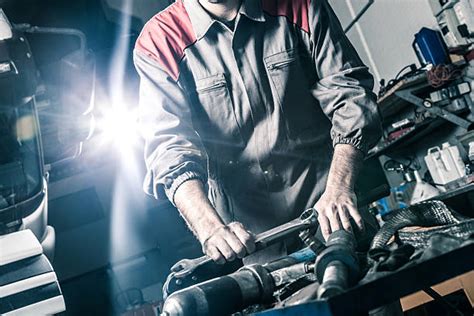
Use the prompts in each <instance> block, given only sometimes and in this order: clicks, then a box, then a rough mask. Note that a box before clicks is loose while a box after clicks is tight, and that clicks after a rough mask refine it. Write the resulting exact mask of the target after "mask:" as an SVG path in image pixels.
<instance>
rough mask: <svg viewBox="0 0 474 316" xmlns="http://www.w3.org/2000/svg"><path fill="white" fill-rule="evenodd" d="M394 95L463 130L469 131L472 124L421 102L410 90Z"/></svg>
mask: <svg viewBox="0 0 474 316" xmlns="http://www.w3.org/2000/svg"><path fill="white" fill-rule="evenodd" d="M395 95H396V96H398V97H399V98H401V99H402V100H405V101H407V102H409V103H411V104H413V105H415V106H418V107H421V108H424V109H425V110H426V111H428V112H429V113H432V114H434V115H436V116H438V117H441V118H443V119H445V120H446V121H448V122H451V123H453V124H455V125H457V126H460V127H462V128H464V129H467V130H469V129H470V128H471V127H472V126H473V124H474V123H473V122H471V121H468V120H465V119H463V118H461V117H459V116H457V115H455V114H453V113H451V112H449V111H446V110H445V109H442V108H440V107H437V106H434V105H432V104H431V103H429V102H428V101H425V100H423V99H422V98H420V97H417V96H416V95H414V94H413V93H412V92H411V90H402V91H398V92H395Z"/></svg>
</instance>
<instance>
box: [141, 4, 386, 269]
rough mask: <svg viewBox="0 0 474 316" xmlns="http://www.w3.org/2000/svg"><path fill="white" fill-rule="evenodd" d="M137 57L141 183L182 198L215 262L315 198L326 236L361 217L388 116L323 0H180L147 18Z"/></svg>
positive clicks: (278, 248) (253, 258)
mask: <svg viewBox="0 0 474 316" xmlns="http://www.w3.org/2000/svg"><path fill="white" fill-rule="evenodd" d="M134 62H135V65H136V68H137V70H138V72H139V74H140V77H141V86H140V113H141V114H140V117H141V126H142V130H143V135H144V137H145V142H146V143H145V159H146V165H147V170H148V172H147V175H146V179H145V184H144V187H145V190H146V192H148V193H149V194H153V195H154V196H155V197H156V198H158V199H166V198H167V199H169V200H170V201H171V202H172V203H173V204H174V205H176V207H177V208H178V209H179V211H180V213H181V215H182V216H183V217H184V219H185V220H186V222H187V224H188V225H189V227H190V229H191V230H192V231H193V232H194V234H195V235H196V237H197V238H198V239H199V241H200V242H201V244H202V247H203V251H204V252H205V253H206V254H207V255H209V256H210V257H212V258H213V259H214V260H215V261H217V262H224V261H226V260H227V261H231V260H233V259H235V258H237V257H238V258H242V257H244V256H246V255H247V254H250V253H252V252H254V250H255V243H254V234H257V233H260V232H262V231H265V230H268V229H270V228H272V227H274V226H276V225H280V224H282V223H285V222H288V221H290V220H292V219H294V218H295V217H297V216H298V215H300V214H301V212H302V211H304V210H305V209H307V208H309V207H313V206H314V207H315V208H316V209H317V211H318V214H319V215H318V221H319V223H320V228H321V231H322V234H323V237H324V238H327V237H328V236H329V234H330V233H331V232H332V231H336V230H339V229H346V230H351V229H353V230H354V229H357V230H363V229H364V222H363V220H362V216H361V214H360V212H359V211H358V209H357V207H356V195H355V193H354V183H355V179H356V177H357V174H358V170H359V169H360V167H361V164H362V163H363V159H364V155H365V154H366V152H367V150H368V149H369V148H370V147H371V146H372V145H373V144H374V143H375V142H376V141H377V140H378V139H379V137H380V135H381V127H380V118H379V115H378V112H377V107H376V103H375V96H374V94H373V93H372V88H373V77H372V76H371V75H370V73H369V72H368V69H367V67H366V66H364V64H363V63H362V61H361V60H360V58H359V57H358V55H357V53H356V51H355V50H354V48H353V46H352V45H351V43H350V42H349V40H348V39H347V37H346V36H345V34H344V32H343V30H342V28H341V25H340V23H339V21H338V19H337V17H336V16H335V14H334V12H333V10H332V9H331V7H330V6H329V4H328V3H327V1H326V0H296V1H295V0H293V1H292V0H178V1H176V2H175V3H174V4H172V5H171V6H169V7H168V8H167V9H165V10H164V11H162V12H160V13H158V14H157V15H155V16H154V17H153V18H152V19H151V20H150V21H149V22H148V23H147V24H146V25H145V27H144V29H143V31H142V33H141V35H140V37H139V38H138V41H137V43H136V47H135V50H134ZM351 223H352V224H353V225H352V227H351ZM354 223H355V224H354ZM354 226H355V227H354ZM293 247H295V244H293V243H291V242H287V243H281V244H278V245H275V246H272V247H270V248H268V249H265V250H262V251H258V252H254V253H252V254H251V255H249V256H247V257H245V260H244V263H245V264H248V263H263V262H268V261H270V260H272V259H274V258H278V257H281V256H283V255H285V254H286V253H287V252H289V251H291V250H293V249H292V248H293Z"/></svg>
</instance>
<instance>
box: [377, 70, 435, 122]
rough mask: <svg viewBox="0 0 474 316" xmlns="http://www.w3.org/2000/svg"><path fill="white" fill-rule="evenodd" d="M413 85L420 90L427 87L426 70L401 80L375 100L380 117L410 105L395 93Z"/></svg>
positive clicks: (387, 115)
mask: <svg viewBox="0 0 474 316" xmlns="http://www.w3.org/2000/svg"><path fill="white" fill-rule="evenodd" d="M413 86H418V87H417V88H419V89H420V90H421V89H424V88H427V87H429V84H428V80H427V75H426V72H422V73H420V74H417V75H415V76H413V77H408V78H406V79H403V80H401V81H400V82H398V83H397V84H396V85H394V86H393V87H392V88H390V90H388V91H387V92H386V93H385V94H384V95H383V96H382V97H380V98H379V99H378V100H377V103H378V107H379V112H380V115H381V116H382V118H387V117H390V116H392V115H394V114H396V113H398V112H400V111H401V110H402V109H404V108H405V107H407V106H409V105H410V103H408V102H406V101H404V100H402V99H400V98H399V97H398V96H397V95H396V94H395V93H396V92H397V91H400V90H404V89H407V88H412V87H413Z"/></svg>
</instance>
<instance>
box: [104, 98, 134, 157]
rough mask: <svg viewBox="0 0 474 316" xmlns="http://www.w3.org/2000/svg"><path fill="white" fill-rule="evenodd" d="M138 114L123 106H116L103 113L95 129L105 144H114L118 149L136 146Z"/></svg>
mask: <svg viewBox="0 0 474 316" xmlns="http://www.w3.org/2000/svg"><path fill="white" fill-rule="evenodd" d="M137 121H138V114H137V113H136V111H131V110H128V109H127V108H126V107H124V106H116V107H111V108H108V109H107V110H104V111H103V114H102V118H100V119H98V122H97V129H98V131H99V133H100V135H101V138H102V140H103V141H104V142H106V143H114V144H115V145H117V146H118V147H119V148H130V147H133V146H135V145H136V144H137V142H138V140H139V135H138V122H137Z"/></svg>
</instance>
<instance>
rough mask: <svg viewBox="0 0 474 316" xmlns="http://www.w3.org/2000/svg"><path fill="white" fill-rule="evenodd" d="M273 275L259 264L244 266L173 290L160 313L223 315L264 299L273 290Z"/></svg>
mask: <svg viewBox="0 0 474 316" xmlns="http://www.w3.org/2000/svg"><path fill="white" fill-rule="evenodd" d="M274 288H275V286H274V282H273V278H272V277H271V275H270V272H268V271H267V270H266V269H265V268H263V267H262V266H259V265H254V266H248V267H243V268H242V269H240V270H239V271H237V272H234V273H232V274H230V275H228V276H224V277H220V278H216V279H212V280H209V281H207V282H204V283H200V284H196V285H194V286H191V287H189V288H186V289H184V290H181V291H178V292H175V293H173V294H172V295H171V296H170V297H168V299H167V300H166V302H165V304H164V306H163V312H162V314H161V315H162V316H213V315H216V316H222V315H230V314H233V313H236V312H238V311H241V310H242V309H244V308H246V307H248V306H250V305H253V304H256V303H261V302H264V301H266V300H267V299H270V298H271V297H272V294H273V291H274Z"/></svg>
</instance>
